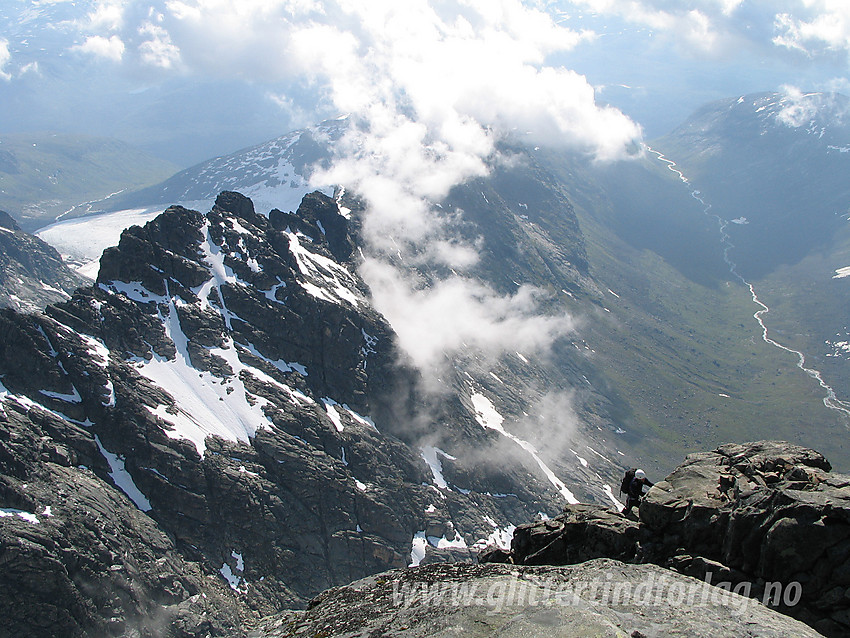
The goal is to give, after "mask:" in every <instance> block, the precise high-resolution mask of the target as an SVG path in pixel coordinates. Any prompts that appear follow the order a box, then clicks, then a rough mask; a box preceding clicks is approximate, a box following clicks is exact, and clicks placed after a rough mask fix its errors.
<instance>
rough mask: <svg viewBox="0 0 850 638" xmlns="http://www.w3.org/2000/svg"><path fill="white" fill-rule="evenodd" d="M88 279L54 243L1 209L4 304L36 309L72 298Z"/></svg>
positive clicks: (0, 262)
mask: <svg viewBox="0 0 850 638" xmlns="http://www.w3.org/2000/svg"><path fill="white" fill-rule="evenodd" d="M87 281H88V280H86V279H84V278H83V277H81V276H80V275H78V274H77V273H75V272H74V271H72V270H71V269H70V268H68V267H67V266H66V265H65V263H64V262H63V261H62V257H60V256H59V253H57V252H56V250H55V249H53V247H51V246H50V245H48V244H47V243H46V242H44V241H42V240H41V239H39V238H38V237H35V236H33V235H30V234H29V233H25V232H24V231H22V230H21V229H20V227H19V226H18V224H17V223H16V222H15V220H14V219H13V218H12V217H11V216H10V215H9V214H8V213H5V212H3V211H0V307H7V308H14V309H15V310H19V311H21V312H36V311H38V310H41V309H43V308H44V307H45V306H47V305H48V304H51V303H56V302H58V301H64V300H67V299H69V298H70V297H71V294H72V293H73V292H74V290H76V289H77V287H79V286H82V285H84V283H86V282H87Z"/></svg>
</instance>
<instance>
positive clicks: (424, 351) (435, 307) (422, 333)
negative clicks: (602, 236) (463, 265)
mask: <svg viewBox="0 0 850 638" xmlns="http://www.w3.org/2000/svg"><path fill="white" fill-rule="evenodd" d="M362 272H363V274H364V276H365V277H366V278H367V279H368V280H369V282H370V285H371V288H372V291H373V295H374V297H375V302H376V305H377V307H379V308H380V309H381V311H382V312H383V313H384V315H385V316H386V317H387V319H388V320H389V321H390V324H391V325H392V326H393V327H394V328H395V330H396V332H397V334H398V337H399V342H400V345H401V346H402V348H403V349H404V351H405V352H406V353H407V354H408V355H409V357H410V359H411V362H412V363H413V364H414V365H416V366H417V367H418V368H419V369H420V370H423V371H424V372H426V373H428V374H426V378H427V379H434V378H436V377H437V376H439V375H440V374H442V373H443V372H444V366H445V365H446V364H447V357H448V356H450V355H451V354H453V353H456V352H458V351H461V350H464V349H467V350H469V351H472V352H475V353H477V354H478V355H480V356H484V357H487V358H496V357H498V356H499V355H501V354H503V353H505V352H514V351H517V350H519V351H521V352H523V353H525V354H527V355H536V354H541V353H544V354H545V352H546V351H547V350H548V348H549V347H550V345H551V344H552V342H553V341H554V340H555V339H557V338H558V337H561V336H564V335H566V334H569V333H570V332H571V331H572V330H573V328H574V322H573V320H572V319H571V318H570V317H569V316H566V315H560V316H557V315H556V316H548V315H543V314H540V309H539V304H540V302H541V301H542V300H543V299H544V298H545V294H544V293H543V292H542V291H540V290H538V289H536V288H533V287H531V286H523V287H521V288H520V289H519V290H518V291H517V293H516V294H514V295H512V296H511V295H499V294H497V293H495V292H494V291H493V290H491V289H490V288H488V287H487V286H486V285H484V284H482V283H480V282H477V281H473V280H471V279H464V278H461V277H453V278H451V279H447V280H444V281H439V282H436V283H434V284H433V285H432V286H430V287H425V286H423V285H422V284H421V283H419V282H414V281H412V280H411V278H410V276H409V275H405V274H403V273H401V272H400V271H399V270H398V269H396V268H394V267H393V266H391V265H389V264H388V263H386V262H384V261H380V260H375V259H368V260H367V261H366V263H365V264H364V265H363V268H362Z"/></svg>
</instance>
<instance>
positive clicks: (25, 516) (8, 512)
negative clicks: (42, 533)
mask: <svg viewBox="0 0 850 638" xmlns="http://www.w3.org/2000/svg"><path fill="white" fill-rule="evenodd" d="M12 516H17V517H18V518H20V519H22V520H25V521H26V522H27V523H33V524H34V525H38V523H39V520H38V517H37V516H36V515H35V514H33V513H32V512H25V511H24V510H16V509H12V508H8V507H0V518H9V517H12Z"/></svg>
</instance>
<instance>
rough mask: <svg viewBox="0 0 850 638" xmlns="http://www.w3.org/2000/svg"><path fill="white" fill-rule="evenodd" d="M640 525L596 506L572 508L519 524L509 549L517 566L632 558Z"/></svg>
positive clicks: (569, 563)
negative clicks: (560, 513) (541, 519)
mask: <svg viewBox="0 0 850 638" xmlns="http://www.w3.org/2000/svg"><path fill="white" fill-rule="evenodd" d="M638 531H639V525H638V523H637V522H636V521H632V520H631V519H628V518H625V517H623V516H621V515H620V514H619V513H617V512H612V511H611V510H610V509H606V508H604V507H602V506H599V505H573V506H570V507H568V508H567V509H565V510H564V513H563V515H561V516H558V517H556V518H553V519H550V520H545V521H539V522H537V523H532V524H527V525H520V526H519V527H517V529H516V530H515V531H514V537H513V542H512V543H511V550H512V552H513V554H514V560H515V561H516V562H517V563H518V564H520V565H574V564H576V563H582V562H584V561H586V560H592V559H594V558H615V559H617V560H622V561H629V560H632V559H633V558H634V557H635V553H636V549H637V540H638Z"/></svg>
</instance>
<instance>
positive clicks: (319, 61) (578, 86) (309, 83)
mask: <svg viewBox="0 0 850 638" xmlns="http://www.w3.org/2000/svg"><path fill="white" fill-rule="evenodd" d="M849 51H850V3H847V2H846V1H845V0H770V1H768V0H757V1H750V0H692V1H690V2H687V1H682V0H575V1H574V2H566V1H559V2H544V1H537V2H520V1H519V0H404V1H398V0H396V1H395V2H388V1H385V0H368V1H367V0H331V1H319V0H242V1H241V2H239V3H233V2H229V1H226V0H147V1H136V0H100V1H94V0H75V1H71V0H64V1H62V0H59V1H57V0H41V1H37V0H36V1H29V2H24V1H22V0H6V2H4V3H3V6H2V8H0V133H11V132H17V131H28V130H54V131H61V132H79V133H87V134H97V135H106V136H114V137H118V138H121V139H124V140H126V141H129V142H131V143H135V144H137V145H140V146H142V147H144V148H147V149H148V150H152V151H154V152H156V153H157V154H160V155H163V156H165V157H169V158H171V159H173V160H174V161H176V162H177V163H179V164H183V165H188V164H190V163H193V162H196V161H200V160H202V159H205V158H207V157H211V156H213V155H218V154H223V153H227V152H230V151H233V150H236V149H238V148H241V147H244V146H247V145H250V144H253V143H258V142H261V141H264V140H266V139H268V138H271V137H274V136H277V135H279V134H282V133H284V132H286V131H287V130H289V129H291V128H294V127H297V126H303V125H307V124H310V123H313V122H315V121H317V120H320V119H322V118H325V117H332V116H335V115H337V114H339V113H342V112H353V113H359V114H360V115H362V116H364V117H367V118H379V119H382V124H381V125H382V126H391V122H390V120H391V119H392V118H393V117H397V116H399V114H400V113H405V114H409V113H414V114H415V117H414V119H415V120H416V121H417V122H419V123H420V124H421V125H422V126H424V127H425V129H426V130H427V135H428V136H431V137H434V136H436V137H437V138H440V139H442V140H443V141H444V142H445V143H447V144H449V146H451V147H452V148H455V145H461V146H463V145H471V146H470V147H469V149H467V150H471V151H472V152H473V153H477V150H475V145H476V144H479V145H480V144H481V143H482V140H480V139H478V140H476V139H475V138H476V137H480V131H476V130H475V127H474V126H471V123H472V122H475V123H476V124H477V125H478V126H479V127H483V129H484V130H485V131H491V130H504V129H508V130H517V129H529V130H532V131H534V132H536V133H537V135H538V137H540V138H541V139H545V140H547V141H550V140H554V141H556V142H557V143H564V144H572V145H577V146H580V147H585V148H588V149H589V150H591V151H592V152H595V153H602V154H603V155H606V154H607V155H614V154H616V152H617V147H618V145H621V144H624V143H626V142H627V141H628V140H629V139H631V138H633V137H634V136H635V134H636V131H635V129H634V128H633V127H632V126H630V125H629V123H628V122H627V121H626V119H625V118H619V117H616V115H615V114H614V113H612V112H611V111H610V109H608V110H606V109H604V108H601V107H604V106H605V105H608V104H610V105H613V106H615V107H618V108H619V109H620V110H621V111H622V112H623V113H625V115H626V116H628V118H630V120H631V121H632V122H633V123H635V124H637V125H639V127H640V132H639V133H637V134H638V135H643V136H645V137H648V138H651V137H654V136H657V135H659V134H663V133H665V132H667V131H668V130H669V129H671V128H672V127H673V126H675V125H677V124H678V123H680V122H681V121H682V120H683V119H684V118H685V117H686V116H687V115H688V114H689V113H690V112H692V111H693V110H694V109H695V108H696V107H698V106H700V105H701V104H702V103H704V102H707V101H711V100H714V99H720V98H724V97H729V96H732V95H736V94H742V93H747V92H757V91H765V90H780V89H781V88H782V87H783V86H793V87H797V88H800V89H803V90H838V91H842V92H850V90H848V88H850V87H848V77H850V68H848V52H849ZM481 148H483V147H481Z"/></svg>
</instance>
